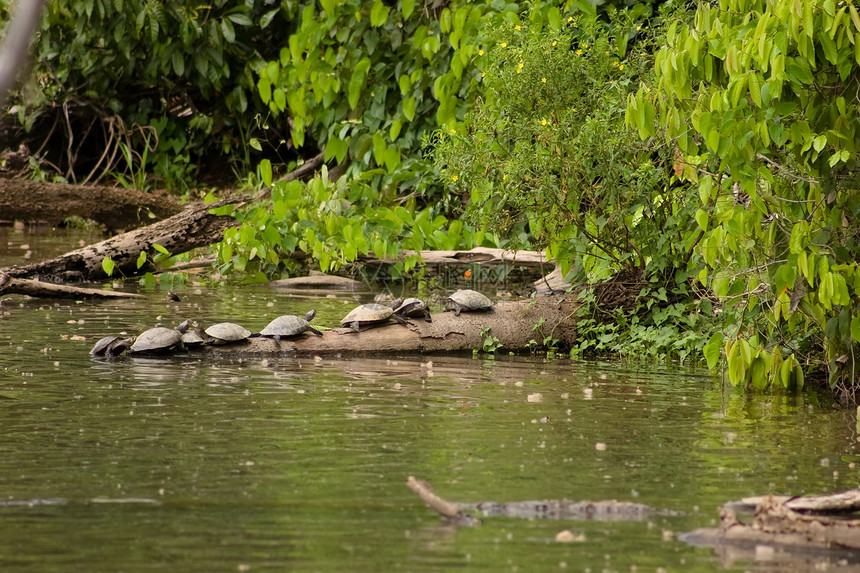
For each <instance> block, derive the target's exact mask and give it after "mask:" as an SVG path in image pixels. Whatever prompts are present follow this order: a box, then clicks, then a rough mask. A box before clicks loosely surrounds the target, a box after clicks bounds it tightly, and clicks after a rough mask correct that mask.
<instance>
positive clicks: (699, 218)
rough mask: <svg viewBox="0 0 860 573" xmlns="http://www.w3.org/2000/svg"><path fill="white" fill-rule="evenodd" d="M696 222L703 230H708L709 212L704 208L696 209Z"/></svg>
mask: <svg viewBox="0 0 860 573" xmlns="http://www.w3.org/2000/svg"><path fill="white" fill-rule="evenodd" d="M696 223H698V224H699V227H701V228H702V230H703V231H707V230H708V214H707V213H706V212H705V211H704V210H703V209H698V210H696Z"/></svg>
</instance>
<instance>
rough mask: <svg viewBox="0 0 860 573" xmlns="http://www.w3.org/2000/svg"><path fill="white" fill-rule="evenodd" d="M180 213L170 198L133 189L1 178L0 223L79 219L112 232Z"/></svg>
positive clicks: (178, 206) (56, 222) (52, 221)
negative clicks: (0, 221)
mask: <svg viewBox="0 0 860 573" xmlns="http://www.w3.org/2000/svg"><path fill="white" fill-rule="evenodd" d="M181 211H182V207H181V206H180V205H179V203H178V202H177V201H176V200H175V199H173V198H172V197H168V196H158V195H152V194H149V193H141V192H140V191H135V190H133V189H116V188H113V187H97V186H81V185H66V184H58V183H45V182H36V181H29V180H27V179H2V178H0V220H6V221H25V222H37V221H45V222H47V223H49V224H51V225H57V224H59V223H62V222H63V221H64V220H65V219H67V218H68V217H71V216H78V217H81V218H83V219H89V220H92V221H95V222H96V223H99V224H101V225H103V226H104V227H105V228H106V229H107V230H108V231H110V232H115V231H119V230H129V229H136V228H138V227H140V226H141V225H148V224H150V223H151V222H152V221H153V219H164V218H165V217H170V216H172V215H176V214H177V213H180V212H181Z"/></svg>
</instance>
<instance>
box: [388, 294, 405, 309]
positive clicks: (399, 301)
mask: <svg viewBox="0 0 860 573" xmlns="http://www.w3.org/2000/svg"><path fill="white" fill-rule="evenodd" d="M404 300H406V299H405V298H403V297H402V296H401V297H397V298H395V299H394V300H392V301H391V308H393V309H395V310H396V309H397V308H398V307H399V306H400V305H401V304H403V301H404Z"/></svg>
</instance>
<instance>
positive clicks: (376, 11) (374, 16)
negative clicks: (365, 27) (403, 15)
mask: <svg viewBox="0 0 860 573" xmlns="http://www.w3.org/2000/svg"><path fill="white" fill-rule="evenodd" d="M389 10H390V9H389V8H388V6H386V5H385V4H383V2H382V0H375V1H374V3H373V7H372V8H371V9H370V25H371V26H374V27H377V28H378V27H379V26H382V25H383V24H385V22H386V21H387V20H388V12H389Z"/></svg>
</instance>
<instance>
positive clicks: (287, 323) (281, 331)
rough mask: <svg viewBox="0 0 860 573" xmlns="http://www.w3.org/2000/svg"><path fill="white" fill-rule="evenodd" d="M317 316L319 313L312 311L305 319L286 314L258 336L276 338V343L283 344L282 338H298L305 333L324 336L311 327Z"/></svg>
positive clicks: (271, 323) (267, 326)
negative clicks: (311, 322)
mask: <svg viewBox="0 0 860 573" xmlns="http://www.w3.org/2000/svg"><path fill="white" fill-rule="evenodd" d="M316 315H317V311H315V310H313V309H311V310H309V311H308V312H307V314H305V317H304V318H302V317H300V316H296V315H294V314H285V315H283V316H279V317H278V318H276V319H275V320H273V321H272V322H270V323H269V324H268V325H266V328H264V329H263V330H261V331H260V333H259V334H258V335H257V336H265V337H267V338H274V339H275V342H277V343H279V344H280V342H281V339H282V338H289V337H291V336H298V335H300V334H302V333H304V332H308V331H310V332H313V333H314V334H316V335H318V336H322V332H320V331H319V330H317V329H316V328H314V327H313V326H311V324H310V321H312V320H313V319H314V317H315V316H316Z"/></svg>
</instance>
